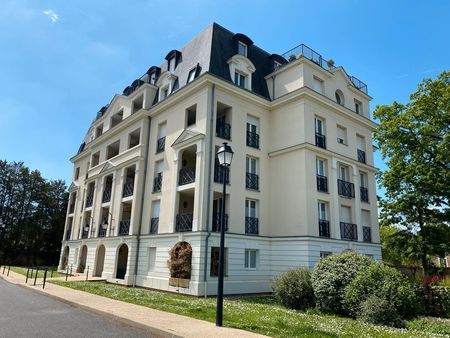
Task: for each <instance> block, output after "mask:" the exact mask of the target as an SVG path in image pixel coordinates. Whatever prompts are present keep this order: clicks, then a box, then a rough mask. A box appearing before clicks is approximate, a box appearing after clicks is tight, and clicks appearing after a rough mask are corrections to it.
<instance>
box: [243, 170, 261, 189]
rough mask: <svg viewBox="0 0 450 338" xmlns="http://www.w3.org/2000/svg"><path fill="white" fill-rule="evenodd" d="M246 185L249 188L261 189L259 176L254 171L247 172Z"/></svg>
mask: <svg viewBox="0 0 450 338" xmlns="http://www.w3.org/2000/svg"><path fill="white" fill-rule="evenodd" d="M245 187H246V188H247V189H252V190H259V176H258V175H256V174H252V173H245Z"/></svg>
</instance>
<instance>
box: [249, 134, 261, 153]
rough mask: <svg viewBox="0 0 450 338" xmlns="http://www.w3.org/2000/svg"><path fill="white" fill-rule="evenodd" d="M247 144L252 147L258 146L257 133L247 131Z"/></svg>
mask: <svg viewBox="0 0 450 338" xmlns="http://www.w3.org/2000/svg"><path fill="white" fill-rule="evenodd" d="M247 145H248V146H249V147H253V148H257V149H258V148H259V134H257V133H255V132H253V131H247Z"/></svg>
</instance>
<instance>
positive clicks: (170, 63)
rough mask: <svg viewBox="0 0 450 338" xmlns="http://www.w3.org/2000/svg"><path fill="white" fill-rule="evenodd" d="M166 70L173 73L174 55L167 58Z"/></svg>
mask: <svg viewBox="0 0 450 338" xmlns="http://www.w3.org/2000/svg"><path fill="white" fill-rule="evenodd" d="M168 64H169V65H168V69H167V70H168V71H169V72H171V73H173V72H174V71H175V57H173V58H171V59H169V63H168Z"/></svg>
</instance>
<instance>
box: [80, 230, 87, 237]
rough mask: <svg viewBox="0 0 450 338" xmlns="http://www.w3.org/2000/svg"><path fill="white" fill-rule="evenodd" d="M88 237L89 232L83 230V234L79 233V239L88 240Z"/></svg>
mask: <svg viewBox="0 0 450 338" xmlns="http://www.w3.org/2000/svg"><path fill="white" fill-rule="evenodd" d="M88 237H89V230H88V231H86V230H83V232H82V233H81V238H88Z"/></svg>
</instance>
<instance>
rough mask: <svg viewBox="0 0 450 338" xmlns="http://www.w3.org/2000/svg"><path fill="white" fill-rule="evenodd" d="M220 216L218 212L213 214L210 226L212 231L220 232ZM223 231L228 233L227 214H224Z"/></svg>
mask: <svg viewBox="0 0 450 338" xmlns="http://www.w3.org/2000/svg"><path fill="white" fill-rule="evenodd" d="M221 217H222V214H221V213H220V212H217V213H215V214H213V219H212V221H213V224H212V231H216V232H218V231H220V229H221V227H220V226H221V221H222V219H221ZM225 231H228V214H225Z"/></svg>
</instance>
